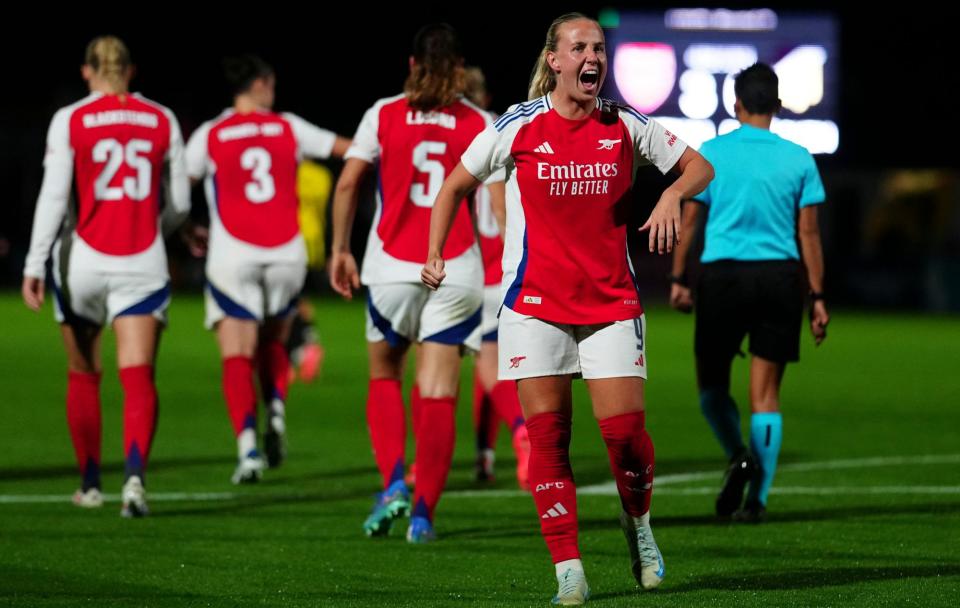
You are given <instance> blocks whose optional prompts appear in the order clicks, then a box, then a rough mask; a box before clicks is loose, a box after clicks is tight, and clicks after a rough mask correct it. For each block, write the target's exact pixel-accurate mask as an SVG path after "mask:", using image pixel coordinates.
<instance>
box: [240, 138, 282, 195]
mask: <svg viewBox="0 0 960 608" xmlns="http://www.w3.org/2000/svg"><path fill="white" fill-rule="evenodd" d="M240 166H241V167H243V168H244V169H246V170H247V171H250V172H251V174H250V178H251V180H252V181H250V182H247V186H246V188H244V194H246V196H247V200H249V201H250V202H251V203H257V204H260V203H265V202H267V201H270V200H273V197H274V195H275V194H276V193H277V187H276V185H275V184H274V182H273V176H272V175H270V167H272V166H273V159H272V158H271V157H270V153H269V152H267V151H266V150H265V149H263V148H260V147H253V148H247V149H246V150H244V152H243V154H241V155H240Z"/></svg>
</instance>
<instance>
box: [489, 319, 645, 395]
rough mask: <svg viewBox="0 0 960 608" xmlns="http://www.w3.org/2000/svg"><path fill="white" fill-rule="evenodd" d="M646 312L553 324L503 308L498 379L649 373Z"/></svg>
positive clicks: (639, 374) (623, 375)
mask: <svg viewBox="0 0 960 608" xmlns="http://www.w3.org/2000/svg"><path fill="white" fill-rule="evenodd" d="M646 331H647V322H646V317H645V315H640V317H639V318H637V319H628V320H626V321H614V322H612V323H600V324H595V325H568V324H563V323H551V322H549V321H544V320H542V319H538V318H536V317H529V316H526V315H521V314H519V313H516V312H514V311H512V310H510V309H509V308H507V307H506V306H504V307H503V308H502V310H501V311H500V329H499V353H500V356H499V377H500V380H520V379H522V378H536V377H539V376H562V375H566V374H574V375H576V376H581V377H583V378H584V379H587V380H591V379H599V378H623V377H639V378H644V379H645V378H646V377H647V358H646Z"/></svg>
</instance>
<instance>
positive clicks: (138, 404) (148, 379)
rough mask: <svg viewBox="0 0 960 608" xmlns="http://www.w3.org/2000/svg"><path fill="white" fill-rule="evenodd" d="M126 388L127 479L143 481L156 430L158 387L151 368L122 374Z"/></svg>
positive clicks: (124, 436)
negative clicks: (131, 477) (132, 476)
mask: <svg viewBox="0 0 960 608" xmlns="http://www.w3.org/2000/svg"><path fill="white" fill-rule="evenodd" d="M120 384H122V385H123V448H124V454H125V455H126V476H127V477H130V476H131V475H137V476H139V477H140V478H141V479H143V474H144V471H145V470H146V468H147V460H148V459H149V458H150V446H151V445H152V444H153V434H154V431H155V430H156V428H157V387H156V384H154V381H153V366H152V365H137V366H134V367H124V368H122V369H121V370H120Z"/></svg>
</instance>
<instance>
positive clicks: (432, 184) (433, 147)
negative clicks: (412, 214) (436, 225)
mask: <svg viewBox="0 0 960 608" xmlns="http://www.w3.org/2000/svg"><path fill="white" fill-rule="evenodd" d="M446 151H447V144H446V143H444V142H441V141H422V142H420V143H419V144H417V147H416V148H414V149H413V166H414V168H416V170H417V171H419V172H421V173H426V174H427V185H426V186H424V185H423V184H413V185H411V186H410V200H412V201H413V204H414V205H416V206H417V207H427V208H430V207H433V202H434V201H435V200H437V194H439V193H440V186H442V185H443V179H444V178H445V177H446V175H444V173H445V171H444V168H443V163H441V162H440V161H439V160H434V159H431V158H430V157H429V155H430V154H443V153H444V152H446Z"/></svg>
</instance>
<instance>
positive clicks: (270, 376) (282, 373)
mask: <svg viewBox="0 0 960 608" xmlns="http://www.w3.org/2000/svg"><path fill="white" fill-rule="evenodd" d="M257 368H258V371H259V372H260V393H261V394H262V395H263V402H264V403H265V404H266V405H267V407H270V402H271V401H273V400H274V399H279V400H280V401H286V400H287V389H288V388H289V385H290V357H289V356H287V349H286V348H284V346H283V344H281V343H280V341H279V340H269V341H266V342H263V343H262V344H260V347H259V349H258V350H257Z"/></svg>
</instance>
